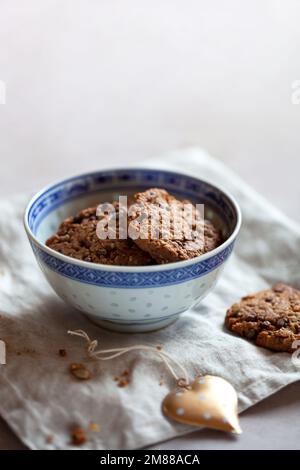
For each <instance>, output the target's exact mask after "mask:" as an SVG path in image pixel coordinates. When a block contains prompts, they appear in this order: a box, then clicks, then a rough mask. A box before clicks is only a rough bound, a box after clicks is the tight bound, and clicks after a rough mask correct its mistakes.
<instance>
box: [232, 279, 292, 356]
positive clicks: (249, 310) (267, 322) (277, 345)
mask: <svg viewBox="0 0 300 470" xmlns="http://www.w3.org/2000/svg"><path fill="white" fill-rule="evenodd" d="M225 325H226V327H227V328H228V329H229V330H230V331H232V332H233V333H236V334H238V335H240V336H242V337H244V338H247V339H249V340H251V341H254V342H255V343H256V344H257V345H258V346H262V347H264V348H267V349H271V350H273V351H285V352H289V353H292V352H294V351H295V349H296V348H297V347H296V348H295V347H293V342H294V341H295V340H300V291H299V290H297V289H295V288H293V287H291V286H288V285H286V284H283V283H277V284H275V285H274V286H273V287H272V288H271V289H266V290H263V291H261V292H257V293H256V294H253V295H247V296H245V297H243V298H242V299H241V301H240V302H239V303H236V304H233V305H232V306H231V307H230V308H229V309H228V310H227V313H226V318H225Z"/></svg>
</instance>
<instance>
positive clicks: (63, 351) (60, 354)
mask: <svg viewBox="0 0 300 470" xmlns="http://www.w3.org/2000/svg"><path fill="white" fill-rule="evenodd" d="M58 355H59V356H60V357H66V355H67V351H66V350H65V349H59V350H58Z"/></svg>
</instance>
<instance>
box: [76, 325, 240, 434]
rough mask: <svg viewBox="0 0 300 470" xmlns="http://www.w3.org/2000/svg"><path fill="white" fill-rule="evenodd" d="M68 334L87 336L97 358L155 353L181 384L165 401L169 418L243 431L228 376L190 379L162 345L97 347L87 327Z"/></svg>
mask: <svg viewBox="0 0 300 470" xmlns="http://www.w3.org/2000/svg"><path fill="white" fill-rule="evenodd" d="M68 334H70V335H73V336H79V337H81V338H83V339H85V340H86V342H87V352H88V355H89V356H90V357H91V358H93V359H94V360H95V359H96V360H99V361H108V360H111V359H115V358H117V357H119V356H122V355H123V354H127V353H129V352H132V351H138V350H142V351H148V352H152V353H155V354H156V355H157V356H159V357H160V359H161V360H162V361H163V362H164V364H165V366H166V367H167V369H168V370H169V372H170V373H171V374H172V376H173V377H174V379H175V381H176V384H177V390H175V391H173V392H171V393H169V394H168V395H167V396H166V397H165V399H164V400H163V403H162V410H163V413H164V414H165V415H166V416H167V417H168V418H171V419H173V420H175V421H178V422H180V423H184V424H191V425H193V426H200V427H208V428H212V429H218V430H221V431H227V432H233V433H235V434H241V432H242V431H241V428H240V425H239V419H238V414H237V404H238V398H237V394H236V391H235V389H234V388H233V386H232V385H231V384H230V383H229V382H227V380H225V379H222V378H221V377H217V376H214V375H204V376H200V377H197V378H196V379H195V380H194V381H193V382H189V380H188V374H187V371H186V369H185V368H184V367H183V366H182V365H181V364H180V363H179V362H177V361H176V360H175V359H174V358H172V357H171V356H170V355H169V354H168V353H166V352H165V351H163V350H162V349H161V347H160V348H159V349H158V348H157V347H154V346H150V345H145V344H138V345H135V346H129V347H125V348H114V349H102V350H101V349H100V350H96V348H97V346H98V342H97V340H91V339H90V338H89V336H88V335H87V333H86V332H85V331H83V330H76V331H68ZM174 366H175V367H176V368H177V369H178V370H180V371H181V374H182V378H180V377H179V376H178V375H177V373H176V371H175V368H174Z"/></svg>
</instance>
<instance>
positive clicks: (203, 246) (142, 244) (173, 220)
mask: <svg viewBox="0 0 300 470" xmlns="http://www.w3.org/2000/svg"><path fill="white" fill-rule="evenodd" d="M130 202H131V208H130V210H129V217H128V219H129V236H131V237H132V238H133V239H134V241H135V243H136V245H137V246H138V247H139V248H141V249H142V250H143V251H145V252H147V253H149V254H150V256H151V257H152V258H154V259H155V260H156V262H157V263H159V264H165V263H170V262H174V261H184V260H187V259H190V258H194V257H196V256H199V255H202V254H203V253H206V252H207V251H211V250H213V249H214V248H216V247H217V246H218V245H219V244H220V243H221V241H222V240H221V234H220V232H219V230H217V229H216V227H215V226H214V224H213V223H212V222H210V221H208V220H203V219H202V223H201V222H200V220H201V215H200V213H199V212H198V211H197V209H196V206H195V205H194V204H192V203H191V202H190V201H188V200H182V201H181V200H178V199H176V198H175V197H174V196H172V195H171V194H169V193H168V192H167V191H166V190H164V189H160V188H151V189H148V190H147V191H144V192H140V193H136V194H135V195H134V196H133V197H132V199H131V201H130Z"/></svg>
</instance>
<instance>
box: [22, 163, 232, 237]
mask: <svg viewBox="0 0 300 470" xmlns="http://www.w3.org/2000/svg"><path fill="white" fill-rule="evenodd" d="M151 186H157V187H162V188H165V189H167V190H168V191H170V192H171V193H173V194H175V195H179V196H181V197H182V198H187V199H188V198H191V199H193V200H196V201H197V202H199V203H201V204H208V205H209V206H210V207H212V208H213V209H214V210H215V211H216V212H217V213H219V215H220V216H221V218H222V219H223V221H224V223H225V224H227V225H228V226H231V227H233V226H234V225H235V224H236V213H235V210H234V207H233V205H232V203H231V201H230V200H229V198H228V197H227V196H226V195H225V194H224V193H223V192H222V191H221V190H219V189H217V188H216V187H214V186H213V185H211V184H210V183H207V182H205V181H201V180H198V179H196V178H193V177H192V176H189V175H184V174H179V173H173V172H170V171H164V170H151V169H149V170H145V169H126V170H106V171H99V172H95V173H89V174H86V175H81V176H75V177H73V178H69V179H66V180H64V181H62V182H60V183H57V184H55V185H53V186H51V187H50V188H48V189H47V190H45V191H44V192H42V193H41V194H40V195H39V196H38V197H37V198H36V199H35V200H34V202H33V203H32V205H31V207H30V208H29V211H28V214H27V221H28V226H29V228H30V230H31V231H32V233H33V234H34V235H36V234H37V231H38V227H39V225H40V223H41V222H42V220H43V219H44V218H45V217H46V216H47V215H48V214H49V213H50V212H52V211H53V210H54V209H55V208H57V207H59V206H61V205H62V204H64V203H66V202H68V201H70V200H73V199H76V198H78V197H81V196H85V195H87V194H88V195H91V194H101V192H106V191H115V192H116V193H121V194H126V193H127V192H129V191H132V190H140V189H142V188H144V189H146V188H149V187H151ZM199 198H200V199H199Z"/></svg>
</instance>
